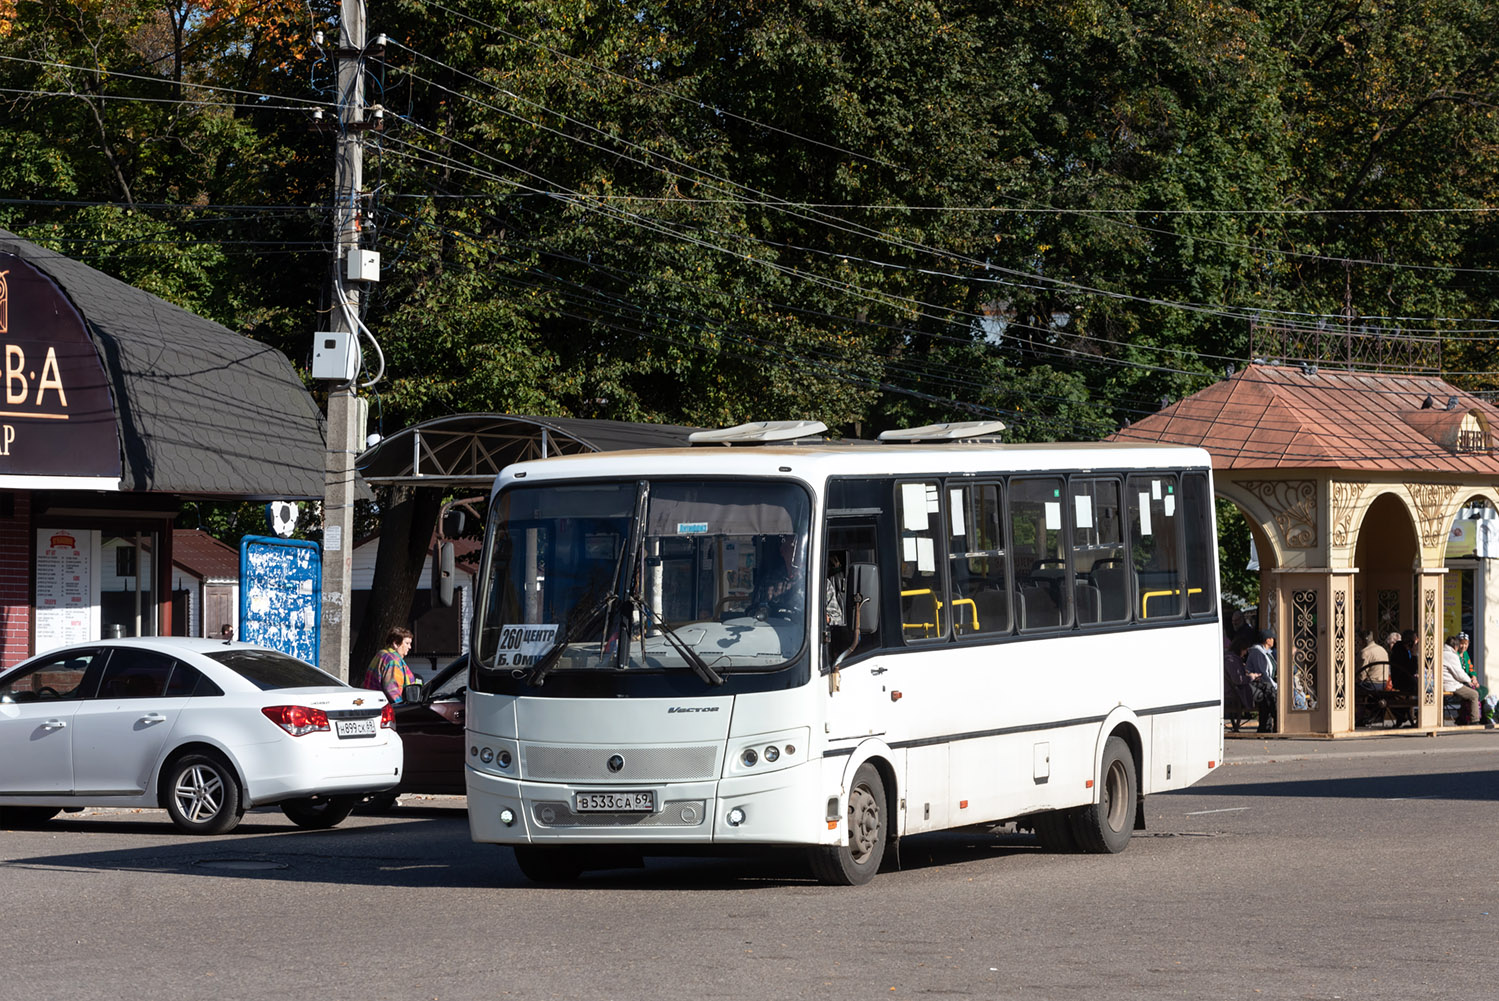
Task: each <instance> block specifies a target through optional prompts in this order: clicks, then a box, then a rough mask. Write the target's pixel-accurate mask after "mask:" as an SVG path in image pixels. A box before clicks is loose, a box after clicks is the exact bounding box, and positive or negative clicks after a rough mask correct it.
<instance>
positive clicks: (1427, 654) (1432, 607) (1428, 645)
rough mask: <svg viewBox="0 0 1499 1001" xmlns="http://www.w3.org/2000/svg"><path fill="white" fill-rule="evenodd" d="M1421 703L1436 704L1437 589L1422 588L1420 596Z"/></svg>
mask: <svg viewBox="0 0 1499 1001" xmlns="http://www.w3.org/2000/svg"><path fill="white" fill-rule="evenodd" d="M1421 613H1422V614H1421V702H1422V703H1423V704H1425V705H1428V706H1434V705H1436V703H1437V589H1436V588H1434V587H1428V588H1423V594H1422V595H1421Z"/></svg>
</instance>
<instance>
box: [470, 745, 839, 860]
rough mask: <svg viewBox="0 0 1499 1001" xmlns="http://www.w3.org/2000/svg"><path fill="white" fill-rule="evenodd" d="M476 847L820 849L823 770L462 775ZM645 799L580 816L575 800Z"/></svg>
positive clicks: (828, 834)
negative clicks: (620, 780) (662, 777)
mask: <svg viewBox="0 0 1499 1001" xmlns="http://www.w3.org/2000/svg"><path fill="white" fill-rule="evenodd" d="M465 782H466V784H467V787H468V824H469V833H470V835H471V836H472V838H473V840H474V841H476V842H482V843H492V844H512V845H515V844H563V843H573V844H630V843H635V844H683V845H687V844H719V843H746V844H819V843H821V844H825V843H829V842H830V841H831V840H832V839H833V838H835V837H838V836H841V834H842V830H841V826H842V825H835V827H836V828H837V830H836V831H835V830H834V829H830V827H829V824H828V821H827V817H826V814H827V800H828V795H827V793H826V791H825V788H824V784H823V775H822V769H821V768H820V767H818V766H816V765H813V764H801V765H796V766H793V767H788V768H781V769H777V770H775V771H770V772H766V773H765V774H762V775H753V776H748V775H741V776H734V777H732V778H725V779H717V780H711V781H706V782H668V783H655V784H652V783H639V784H633V785H631V786H630V787H629V789H628V790H625V789H624V788H623V787H616V788H609V787H601V786H575V785H567V784H561V783H551V782H546V783H543V782H526V781H522V780H517V779H511V778H506V777H504V776H500V775H494V774H491V773H488V772H483V771H479V770H477V769H475V768H472V767H466V768H465ZM625 791H628V792H639V791H650V792H651V793H653V795H654V801H653V804H654V809H653V810H651V811H649V812H645V811H642V812H638V813H635V812H621V813H610V812H580V811H578V810H577V809H576V806H577V794H578V793H597V792H605V793H619V792H625Z"/></svg>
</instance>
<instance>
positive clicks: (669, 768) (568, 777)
mask: <svg viewBox="0 0 1499 1001" xmlns="http://www.w3.org/2000/svg"><path fill="white" fill-rule="evenodd" d="M719 747H720V745H718V744H700V745H695V746H693V745H681V744H678V745H670V746H665V747H557V746H552V745H548V744H524V745H522V747H521V756H522V757H521V774H522V776H523V777H524V778H527V779H532V780H534V781H537V782H690V781H694V780H706V779H715V778H717V777H718V750H719ZM616 757H617V758H619V759H621V761H617V762H616V764H619V765H620V767H619V768H618V769H613V770H611V768H610V767H609V761H610V759H611V758H616Z"/></svg>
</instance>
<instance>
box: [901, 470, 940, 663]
mask: <svg viewBox="0 0 1499 1001" xmlns="http://www.w3.org/2000/svg"><path fill="white" fill-rule="evenodd" d="M896 512H897V517H898V518H899V524H900V550H899V553H900V618H901V633H902V635H903V636H904V637H905V639H906V640H907V641H908V642H909V641H912V640H928V639H942V638H943V637H945V636H946V635H947V616H948V613H949V608H948V605H947V601H946V598H947V595H946V590H945V588H944V586H943V582H942V574H941V571H940V570H939V566H940V564H939V563H938V562H937V560H938V554H939V552H940V546H941V542H942V540H941V539H940V538H938V533H939V532H940V531H941V529H942V501H941V492H940V488H939V486H938V484H936V483H930V482H928V483H900V484H897V485H896Z"/></svg>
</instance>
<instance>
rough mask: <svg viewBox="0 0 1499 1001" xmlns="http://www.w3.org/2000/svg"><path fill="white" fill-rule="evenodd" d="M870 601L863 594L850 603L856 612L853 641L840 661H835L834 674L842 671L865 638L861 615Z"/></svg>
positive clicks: (856, 596)
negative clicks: (860, 619)
mask: <svg viewBox="0 0 1499 1001" xmlns="http://www.w3.org/2000/svg"><path fill="white" fill-rule="evenodd" d="M868 601H869V599H868V598H866V597H864V596H863V595H862V594H856V595H854V596H853V601H852V602H850V604H852V605H853V611H854V628H853V639H852V640H850V641H849V644H848V649H847V650H844V651H843V652H842V653H840V654H839V655H838V659H837V660H835V661H833V668H832V673H833V674H837V673H838V672H839V671H840V670H842V668H843V662H844V661H845V660H847V659H848V656H849V654H851V653H853V652H854V651H855V650H857V649H859V640H860V639H862V638H863V636H864V634H863V633H862V632H860V630H859V613H860V612H861V611H862V610H863V608H864V606H865V604H867V603H868Z"/></svg>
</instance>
